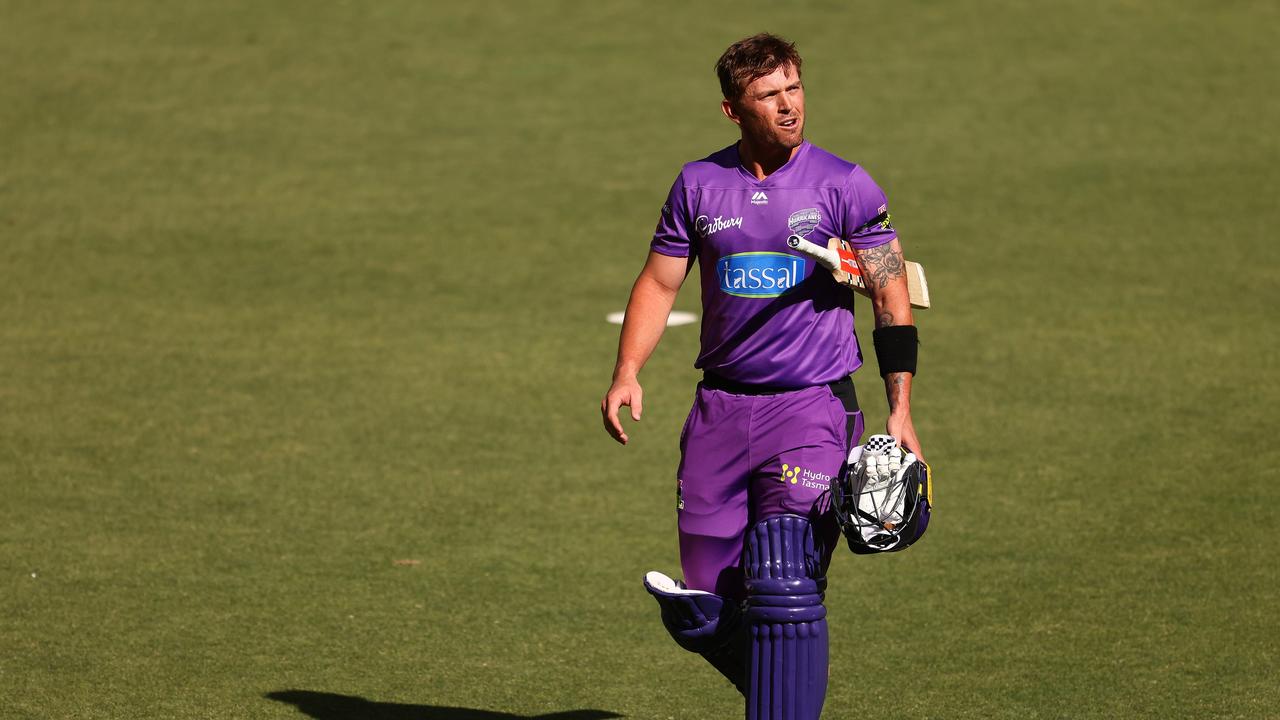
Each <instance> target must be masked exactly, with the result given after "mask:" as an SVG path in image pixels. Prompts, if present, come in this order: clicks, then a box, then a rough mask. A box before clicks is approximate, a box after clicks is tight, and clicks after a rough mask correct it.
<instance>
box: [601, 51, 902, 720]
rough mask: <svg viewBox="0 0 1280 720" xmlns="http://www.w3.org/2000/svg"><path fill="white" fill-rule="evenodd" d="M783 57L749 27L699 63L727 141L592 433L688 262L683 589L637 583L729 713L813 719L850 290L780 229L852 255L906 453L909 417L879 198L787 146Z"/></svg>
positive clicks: (790, 123)
mask: <svg viewBox="0 0 1280 720" xmlns="http://www.w3.org/2000/svg"><path fill="white" fill-rule="evenodd" d="M800 68H801V59H800V56H799V55H798V54H797V52H796V49H795V46H794V45H793V44H792V43H789V42H787V41H786V40H783V39H782V38H779V37H777V36H774V35H769V34H760V35H756V36H753V37H749V38H746V39H744V40H741V41H739V42H736V43H734V44H733V45H731V46H730V47H729V48H728V49H727V50H726V51H725V52H724V54H723V55H722V56H721V57H720V59H719V61H718V62H717V64H716V73H717V75H718V77H719V80H720V87H721V91H722V93H723V95H724V100H723V102H722V103H721V108H722V110H723V112H724V115H725V117H727V118H728V119H729V120H730V121H732V122H733V123H734V124H735V125H737V126H738V128H739V129H740V131H741V138H740V139H739V140H738V141H737V142H735V143H734V144H732V145H730V146H729V147H726V148H724V149H723V150H720V151H718V152H715V153H713V154H711V155H709V156H708V157H706V158H704V159H702V160H698V161H696V162H691V163H689V164H687V165H685V166H684V168H683V169H682V170H681V171H680V174H679V176H677V177H676V180H675V183H674V184H673V186H672V187H671V192H670V194H669V195H668V197H667V201H666V204H665V205H663V207H662V211H661V214H660V216H659V219H658V226H657V230H656V232H655V233H654V236H653V240H652V242H651V244H650V252H649V256H648V259H647V260H646V262H645V265H644V268H643V269H642V270H641V271H640V275H639V277H638V278H637V279H636V282H635V285H634V287H633V288H632V291H631V298H630V300H629V302H628V304H627V312H626V320H625V322H624V324H623V327H622V333H621V338H620V340H619V344H618V359H617V364H616V366H615V367H614V371H613V382H612V385H611V386H610V388H609V390H608V392H607V393H606V394H605V396H604V400H603V401H602V403H601V413H602V415H603V419H604V425H605V429H606V430H607V431H608V432H609V434H610V435H611V436H613V438H614V439H615V440H617V441H618V442H620V443H622V444H624V445H625V444H626V443H627V442H628V436H627V433H626V431H625V430H624V428H623V426H622V423H621V422H620V421H619V418H618V414H619V411H620V408H621V407H622V406H628V407H629V408H630V414H631V418H632V420H634V421H639V420H640V417H641V413H642V399H643V393H642V390H641V387H640V382H639V380H638V379H637V378H638V375H639V372H640V369H641V368H642V367H643V366H644V364H645V361H646V360H647V359H648V358H649V356H650V354H651V353H652V352H653V350H654V348H655V347H656V345H657V343H658V340H659V338H660V337H661V336H662V332H663V329H664V328H665V325H666V318H667V315H668V314H669V313H670V311H671V308H672V304H673V302H674V301H675V297H676V294H677V293H678V292H679V290H680V286H681V284H682V283H683V282H684V279H685V276H686V275H687V273H688V272H689V270H690V269H692V267H693V265H694V263H695V261H696V263H697V265H698V267H699V272H700V273H701V279H702V308H703V318H702V334H701V351H700V353H699V355H698V358H697V360H696V362H695V363H694V365H695V367H697V368H699V369H701V370H702V371H703V380H702V382H700V383H699V384H698V386H697V390H696V392H695V393H694V399H693V408H692V410H691V411H690V413H689V417H688V419H687V420H686V422H685V426H684V430H683V432H682V433H681V436H680V464H679V469H678V471H677V498H678V501H677V513H678V523H677V524H678V528H679V540H680V562H681V566H682V569H683V573H684V581H683V583H681V582H677V581H674V580H672V579H671V578H668V577H666V576H665V575H662V574H661V573H656V572H655V573H649V575H647V576H646V578H645V585H646V587H647V588H648V590H649V591H650V593H652V594H653V596H654V597H655V598H656V599H657V600H658V604H659V606H660V608H661V611H662V617H663V621H664V623H665V624H666V626H667V629H668V630H669V631H670V632H671V634H672V636H673V637H674V638H675V640H676V641H677V643H679V644H680V645H681V646H682V647H684V648H686V649H688V650H693V651H695V652H698V653H700V654H702V655H703V656H704V657H705V658H706V659H707V660H708V661H709V662H710V663H711V664H712V665H713V666H714V667H716V669H717V670H719V671H720V672H721V673H723V674H724V675H725V676H726V677H727V678H728V679H729V680H730V681H731V682H733V683H734V685H735V686H737V687H738V689H739V690H740V691H741V692H742V693H743V695H744V697H745V698H746V717H747V718H748V720H814V719H816V718H818V717H819V715H820V714H821V712H822V702H823V698H824V697H825V694H826V682H827V631H826V620H825V617H826V608H825V607H824V606H823V604H822V603H823V591H824V589H825V586H826V579H825V574H826V569H827V566H828V564H829V562H830V559H831V553H832V550H833V548H834V547H835V545H836V539H837V537H838V529H837V526H836V524H835V522H834V520H833V518H832V516H831V513H830V508H829V492H828V491H829V489H830V485H831V482H832V479H833V478H834V477H835V476H836V475H837V474H838V473H839V472H840V470H841V468H842V465H843V463H844V462H845V459H846V457H847V455H848V452H849V450H850V448H851V447H852V446H853V445H855V444H857V442H858V439H859V438H860V437H861V435H862V432H863V420H862V413H861V411H860V410H859V407H858V401H857V398H856V395H855V393H854V388H853V384H852V381H851V380H850V377H849V376H850V374H851V373H853V372H854V371H855V370H857V369H858V367H859V366H861V365H862V352H861V349H860V347H859V344H858V339H857V337H856V336H855V334H854V324H853V310H854V295H853V293H852V292H850V291H849V289H848V288H847V287H844V286H841V285H839V284H837V283H836V282H835V280H834V279H833V278H832V276H831V274H830V273H829V272H827V271H826V270H824V269H823V268H821V267H818V266H817V265H816V264H815V263H814V262H812V261H809V260H806V259H805V257H804V256H802V255H799V254H797V253H795V252H794V251H791V250H790V249H789V248H788V247H787V244H786V239H787V237H788V236H789V235H791V234H793V233H794V234H798V235H800V236H802V237H805V238H808V239H811V240H816V241H818V242H819V244H825V241H826V239H827V238H831V237H838V238H842V239H844V240H846V241H848V242H849V243H850V245H852V247H853V248H854V251H855V253H856V256H857V260H858V263H859V266H860V267H861V269H862V272H863V277H864V278H865V279H866V280H867V284H868V285H869V286H870V288H871V291H872V292H871V299H872V308H873V311H874V313H875V326H876V330H875V337H874V345H875V349H876V352H877V356H878V359H879V361H880V367H881V371H882V374H883V377H884V384H885V390H886V394H887V396H888V402H889V417H888V422H887V427H886V431H887V432H888V433H889V434H890V435H893V436H894V437H896V438H898V440H899V441H900V442H901V443H902V444H903V445H905V446H907V447H909V448H911V449H913V450H914V451H915V452H916V453H917V455H921V447H920V442H919V439H918V438H917V437H916V431H915V428H914V426H913V424H912V420H911V404H910V398H911V380H912V376H913V375H914V373H915V363H916V346H917V337H916V329H915V326H914V325H913V324H912V316H911V306H910V303H909V300H908V292H907V283H906V276H905V273H904V263H903V257H902V247H901V245H900V243H899V241H898V238H897V233H896V232H895V231H894V229H893V226H892V225H891V223H890V221H889V210H888V206H887V201H886V200H885V196H884V193H883V192H881V190H880V188H879V187H877V186H876V184H875V182H874V181H872V179H871V177H870V176H869V175H868V174H867V172H866V171H865V170H864V169H862V168H861V167H859V166H858V165H856V164H854V163H851V162H848V161H846V160H843V159H841V158H840V157H837V156H836V155H833V154H831V153H829V152H827V151H826V150H823V149H822V148H819V147H817V146H815V145H812V144H810V143H808V142H806V141H805V139H804V123H805V93H804V84H803V83H802V82H801V75H800Z"/></svg>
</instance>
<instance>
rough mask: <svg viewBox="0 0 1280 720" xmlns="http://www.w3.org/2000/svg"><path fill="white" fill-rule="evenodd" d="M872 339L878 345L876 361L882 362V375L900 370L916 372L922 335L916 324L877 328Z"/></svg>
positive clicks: (872, 334) (913, 373)
mask: <svg viewBox="0 0 1280 720" xmlns="http://www.w3.org/2000/svg"><path fill="white" fill-rule="evenodd" d="M871 339H872V344H874V345H875V347H876V361H877V362H879V363H880V377H884V376H886V375H889V374H891V373H900V372H909V373H911V374H912V375H915V374H916V353H917V350H918V349H919V345H920V335H919V333H918V332H917V331H916V326H915V325H890V326H888V327H882V328H876V329H875V331H874V332H872V333H871Z"/></svg>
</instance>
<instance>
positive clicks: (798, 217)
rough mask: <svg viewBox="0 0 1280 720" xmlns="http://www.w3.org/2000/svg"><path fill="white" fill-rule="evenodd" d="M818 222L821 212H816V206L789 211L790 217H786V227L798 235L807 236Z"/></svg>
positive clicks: (820, 220)
mask: <svg viewBox="0 0 1280 720" xmlns="http://www.w3.org/2000/svg"><path fill="white" fill-rule="evenodd" d="M820 222H822V213H820V212H818V208H805V209H804V210H797V211H795V212H793V213H791V217H789V218H787V227H789V228H791V232H793V233H795V234H796V235H799V236H800V237H809V233H811V232H813V231H814V229H815V228H817V227H818V223H820Z"/></svg>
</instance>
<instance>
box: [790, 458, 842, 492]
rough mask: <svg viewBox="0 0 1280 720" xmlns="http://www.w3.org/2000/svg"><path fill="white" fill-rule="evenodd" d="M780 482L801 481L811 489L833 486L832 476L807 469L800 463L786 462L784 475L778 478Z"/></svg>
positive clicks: (800, 482) (793, 483)
mask: <svg viewBox="0 0 1280 720" xmlns="http://www.w3.org/2000/svg"><path fill="white" fill-rule="evenodd" d="M778 482H780V483H791V484H792V485H795V484H797V483H799V484H801V485H804V486H805V487H807V488H809V489H811V490H826V489H827V488H829V487H831V476H830V475H824V474H822V473H819V472H813V471H812V470H806V469H805V468H802V467H800V466H799V465H787V464H785V463H784V464H783V466H782V477H780V478H778Z"/></svg>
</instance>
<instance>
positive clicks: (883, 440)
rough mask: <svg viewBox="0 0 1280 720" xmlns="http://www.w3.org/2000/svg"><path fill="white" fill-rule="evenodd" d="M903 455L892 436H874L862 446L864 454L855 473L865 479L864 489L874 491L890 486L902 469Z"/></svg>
mask: <svg viewBox="0 0 1280 720" xmlns="http://www.w3.org/2000/svg"><path fill="white" fill-rule="evenodd" d="M902 460H903V453H902V448H901V447H899V446H898V440H897V439H896V438H894V437H893V436H892V435H872V436H871V437H869V438H867V442H866V443H865V444H863V445H862V453H861V455H860V457H859V458H858V459H857V462H856V464H855V466H854V472H856V473H858V475H860V476H861V477H862V479H863V485H862V487H863V488H865V489H868V490H870V489H874V488H878V487H883V486H885V485H888V484H889V483H890V482H891V481H892V480H893V479H894V478H895V477H896V476H897V475H898V471H899V470H901V469H902Z"/></svg>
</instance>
